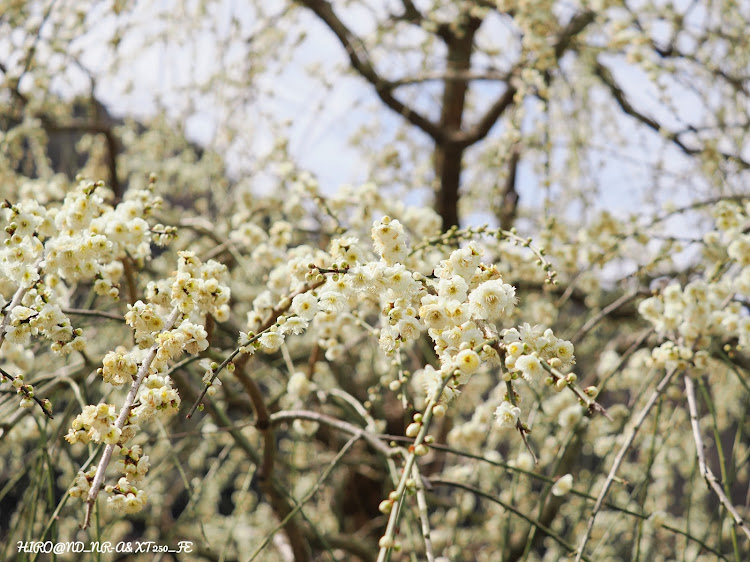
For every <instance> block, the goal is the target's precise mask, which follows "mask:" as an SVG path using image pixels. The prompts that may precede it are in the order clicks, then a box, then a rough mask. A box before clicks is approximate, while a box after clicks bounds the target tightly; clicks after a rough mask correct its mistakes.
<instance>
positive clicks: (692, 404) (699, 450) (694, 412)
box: [683, 375, 750, 539]
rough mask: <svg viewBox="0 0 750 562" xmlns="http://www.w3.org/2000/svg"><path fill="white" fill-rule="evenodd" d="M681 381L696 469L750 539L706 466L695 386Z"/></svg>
mask: <svg viewBox="0 0 750 562" xmlns="http://www.w3.org/2000/svg"><path fill="white" fill-rule="evenodd" d="M683 380H684V381H685V392H686V393H687V401H688V408H689V410H690V425H691V426H692V428H693V439H694V440H695V452H696V455H697V457H698V469H699V470H700V473H701V476H703V478H704V479H705V480H706V484H707V485H708V487H709V488H710V489H712V490H713V491H714V493H715V494H716V496H717V497H718V498H719V501H720V502H721V504H722V505H723V506H724V507H725V508H726V510H727V511H728V512H729V513H731V514H732V517H733V518H734V522H735V524H736V525H737V526H738V527H739V528H740V529H742V532H743V533H745V535H746V536H747V538H748V539H750V528H748V526H747V524H746V523H745V522H744V520H743V519H742V516H741V515H740V514H739V513H738V512H737V508H735V507H734V505H733V504H732V502H731V500H730V499H729V498H728V497H727V495H726V493H725V492H724V490H723V489H722V488H721V485H720V484H719V481H718V480H717V478H716V475H715V474H714V473H713V471H712V470H711V468H710V467H709V466H708V465H707V464H706V456H705V452H704V445H703V437H702V436H701V432H700V427H699V425H698V407H697V405H696V400H695V385H694V384H693V380H692V379H691V378H690V376H689V375H685V376H684V377H683Z"/></svg>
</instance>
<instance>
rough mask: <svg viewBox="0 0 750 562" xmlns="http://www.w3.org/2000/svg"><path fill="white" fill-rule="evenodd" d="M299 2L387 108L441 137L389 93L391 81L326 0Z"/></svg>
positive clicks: (441, 133)
mask: <svg viewBox="0 0 750 562" xmlns="http://www.w3.org/2000/svg"><path fill="white" fill-rule="evenodd" d="M298 1H299V3H300V4H302V5H304V6H305V7H307V8H309V9H310V10H311V11H312V12H313V13H314V14H315V15H316V16H318V18H319V19H320V20H321V21H322V22H323V23H325V24H326V25H327V26H328V28H329V29H330V30H331V31H332V32H333V33H334V34H335V35H336V37H337V38H338V40H339V42H340V43H341V45H342V46H343V47H344V49H346V53H347V54H348V55H349V61H350V62H351V65H352V68H353V69H354V70H356V71H357V72H358V73H359V75H360V76H362V77H363V78H364V79H365V80H367V81H368V82H369V83H370V84H371V85H372V86H373V87H374V88H375V91H376V92H377V94H378V97H379V98H380V99H381V101H382V102H383V103H384V104H385V105H386V106H388V107H389V108H390V109H392V110H393V111H395V112H396V113H398V114H399V115H401V116H402V117H404V118H405V119H406V120H407V121H409V122H410V123H411V124H412V125H414V126H416V127H418V128H419V129H421V130H422V131H424V132H425V133H426V134H428V135H429V136H430V137H432V138H433V139H435V140H436V141H437V140H439V139H440V140H442V139H443V138H444V136H445V133H444V131H443V130H442V129H441V127H439V126H438V125H437V124H436V123H434V122H432V121H430V120H429V119H428V118H427V117H425V116H424V115H422V114H420V113H418V112H417V111H415V110H414V109H413V108H411V107H409V106H407V105H406V104H404V103H403V102H401V101H399V100H397V99H396V98H395V97H394V95H393V89H394V84H393V83H392V82H389V81H388V80H386V79H384V78H383V77H382V76H380V74H378V73H377V71H376V70H375V67H374V66H373V64H372V61H371V60H370V56H369V54H368V53H367V49H366V48H365V46H364V44H363V43H362V40H361V39H360V38H359V37H357V36H356V35H355V34H354V33H353V32H352V31H351V30H350V29H349V28H348V27H347V26H346V25H345V24H344V22H343V21H341V19H340V18H339V17H338V15H337V14H336V12H334V11H333V7H332V6H331V3H330V2H327V1H326V0H298Z"/></svg>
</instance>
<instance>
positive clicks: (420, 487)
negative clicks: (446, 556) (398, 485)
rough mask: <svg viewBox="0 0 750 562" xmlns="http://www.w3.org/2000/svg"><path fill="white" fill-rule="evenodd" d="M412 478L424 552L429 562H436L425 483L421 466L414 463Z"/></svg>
mask: <svg viewBox="0 0 750 562" xmlns="http://www.w3.org/2000/svg"><path fill="white" fill-rule="evenodd" d="M411 474H412V478H413V479H414V482H416V491H417V507H418V508H419V521H420V523H421V525H422V538H423V539H424V551H425V556H427V562H435V553H434V552H433V551H432V538H431V537H430V517H429V514H428V513H427V499H426V498H425V495H424V482H422V475H421V474H420V473H419V466H418V465H417V464H416V463H414V465H413V466H412V468H411Z"/></svg>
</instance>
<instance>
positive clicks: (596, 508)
mask: <svg viewBox="0 0 750 562" xmlns="http://www.w3.org/2000/svg"><path fill="white" fill-rule="evenodd" d="M675 373H677V368H674V369H671V370H669V372H667V374H666V375H664V378H663V379H662V380H661V381H660V382H659V385H658V386H657V387H656V389H655V390H654V392H653V393H652V394H651V396H650V397H649V399H648V402H646V405H645V406H644V407H643V409H642V410H641V411H640V413H639V414H638V418H637V419H636V421H635V423H634V424H633V427H632V428H631V429H630V431H629V433H628V435H627V437H626V438H625V442H624V443H623V444H622V447H620V450H619V451H618V453H617V456H616V457H615V462H614V464H613V465H612V469H611V470H610V471H609V474H607V479H606V480H605V482H604V486H603V487H602V490H601V492H599V496H598V497H597V498H596V503H595V504H594V508H593V509H592V510H591V515H590V517H589V522H588V526H587V527H586V532H585V534H584V535H583V538H582V539H581V544H580V546H579V547H578V552H577V553H576V559H575V562H580V561H581V560H582V559H583V552H584V549H585V548H586V543H588V541H589V538H590V537H591V531H592V530H593V528H594V521H595V520H596V515H597V513H599V510H600V509H601V507H602V505H603V504H604V498H606V497H607V493H608V492H609V488H610V486H611V485H612V482H613V481H614V479H615V476H616V475H617V471H618V470H619V468H620V465H621V464H622V461H623V460H625V454H626V453H627V452H628V449H630V446H631V445H632V444H633V440H634V439H635V435H636V433H638V430H639V429H640V427H641V426H642V425H643V422H644V421H646V416H648V414H649V412H650V411H651V408H653V407H654V404H656V400H657V399H658V398H659V396H660V395H661V393H662V392H664V389H665V388H667V385H668V384H669V383H670V381H671V380H672V377H673V376H674V375H675Z"/></svg>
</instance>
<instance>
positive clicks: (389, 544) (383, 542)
mask: <svg viewBox="0 0 750 562" xmlns="http://www.w3.org/2000/svg"><path fill="white" fill-rule="evenodd" d="M394 544H395V541H394V540H393V537H380V540H379V541H378V546H379V547H380V548H393V545H394Z"/></svg>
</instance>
